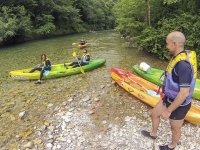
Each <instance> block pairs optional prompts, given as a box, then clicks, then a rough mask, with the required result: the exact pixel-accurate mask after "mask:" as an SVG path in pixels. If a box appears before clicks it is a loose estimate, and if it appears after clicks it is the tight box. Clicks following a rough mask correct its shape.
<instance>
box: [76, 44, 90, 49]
mask: <svg viewBox="0 0 200 150" xmlns="http://www.w3.org/2000/svg"><path fill="white" fill-rule="evenodd" d="M87 46H88V44H87V43H86V44H84V45H81V44H79V45H78V47H79V48H80V49H83V48H85V47H87Z"/></svg>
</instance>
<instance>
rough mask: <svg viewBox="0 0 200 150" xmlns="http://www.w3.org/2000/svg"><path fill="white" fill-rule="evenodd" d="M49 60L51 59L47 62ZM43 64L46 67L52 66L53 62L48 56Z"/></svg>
mask: <svg viewBox="0 0 200 150" xmlns="http://www.w3.org/2000/svg"><path fill="white" fill-rule="evenodd" d="M47 61H49V63H47ZM42 65H43V66H44V67H46V68H49V67H51V62H50V60H49V58H46V60H45V61H43V62H42Z"/></svg>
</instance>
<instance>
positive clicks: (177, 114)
mask: <svg viewBox="0 0 200 150" xmlns="http://www.w3.org/2000/svg"><path fill="white" fill-rule="evenodd" d="M163 104H164V105H166V107H169V106H170V105H171V103H170V99H168V98H164V99H163ZM190 107H191V103H189V104H188V105H185V106H179V107H178V108H177V109H175V110H174V111H173V112H172V113H171V115H170V117H169V118H170V119H172V120H182V119H184V118H185V116H186V114H187V112H188V111H189V109H190Z"/></svg>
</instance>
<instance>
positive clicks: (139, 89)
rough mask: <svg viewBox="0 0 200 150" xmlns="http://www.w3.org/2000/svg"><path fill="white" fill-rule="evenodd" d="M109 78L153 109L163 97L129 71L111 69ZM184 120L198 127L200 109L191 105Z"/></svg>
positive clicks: (155, 86) (153, 85)
mask: <svg viewBox="0 0 200 150" xmlns="http://www.w3.org/2000/svg"><path fill="white" fill-rule="evenodd" d="M111 77H112V78H113V79H114V80H115V82H116V83H117V84H118V85H120V86H121V87H122V88H124V89H125V90H126V91H128V92H129V93H130V94H132V95H133V96H135V97H137V98H138V99H139V100H141V101H143V102H144V103H146V104H148V105H150V106H152V107H155V106H156V104H157V103H158V102H159V101H160V100H162V98H163V97H164V94H163V93H158V88H159V86H157V85H155V84H153V83H151V82H148V81H147V80H145V79H143V78H141V77H139V76H136V75H133V74H132V73H130V72H129V71H126V70H122V69H118V68H112V70H111ZM185 120H186V121H188V122H190V123H192V124H197V125H200V107H199V106H198V105H195V104H192V106H191V108H190V110H189V111H188V113H187V115H186V117H185Z"/></svg>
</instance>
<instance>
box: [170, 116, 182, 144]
mask: <svg viewBox="0 0 200 150" xmlns="http://www.w3.org/2000/svg"><path fill="white" fill-rule="evenodd" d="M183 122H184V119H182V120H172V119H170V125H171V131H172V142H171V143H170V144H169V145H168V147H169V148H174V147H176V145H177V144H178V142H179V140H180V138H181V127H182V125H183Z"/></svg>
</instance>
